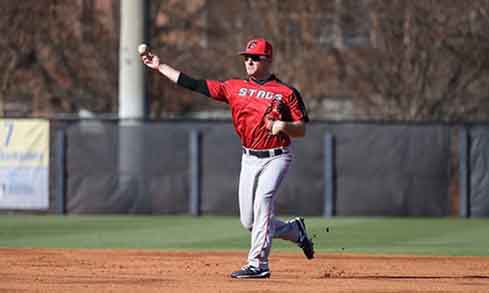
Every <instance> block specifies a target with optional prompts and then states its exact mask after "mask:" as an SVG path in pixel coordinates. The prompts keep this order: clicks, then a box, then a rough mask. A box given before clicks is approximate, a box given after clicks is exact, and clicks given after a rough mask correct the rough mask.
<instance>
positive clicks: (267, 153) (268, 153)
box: [243, 148, 288, 158]
mask: <svg viewBox="0 0 489 293" xmlns="http://www.w3.org/2000/svg"><path fill="white" fill-rule="evenodd" d="M287 152H288V151H287V150H286V149H272V150H262V151H257V150H248V149H245V148H243V153H245V154H247V155H250V156H255V157H257V158H271V157H275V156H279V155H281V154H285V153H287Z"/></svg>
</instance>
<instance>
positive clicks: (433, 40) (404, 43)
mask: <svg viewBox="0 0 489 293" xmlns="http://www.w3.org/2000/svg"><path fill="white" fill-rule="evenodd" d="M486 3H487V1H477V2H476V1H473V2H470V4H468V3H465V2H462V1H397V0H396V1H371V3H370V5H369V9H370V13H371V17H372V22H373V23H374V24H375V25H374V27H373V33H374V38H373V39H374V40H375V43H374V44H372V45H373V47H374V48H373V49H372V50H367V51H365V50H343V51H339V52H337V54H336V57H337V60H338V63H339V64H342V65H343V66H344V67H345V69H344V70H345V71H346V72H348V74H347V76H346V77H345V79H344V82H345V84H347V85H348V86H349V87H351V88H352V89H354V91H355V92H356V93H357V97H356V98H355V102H356V104H357V105H358V106H357V109H358V113H357V114H358V115H360V116H364V117H367V118H377V119H400V120H455V119H469V118H470V117H480V118H486V119H487V114H485V113H480V109H481V108H486V109H487V107H488V106H489V100H488V99H487V94H485V93H484V88H485V89H487V78H486V75H487V73H488V70H489V66H488V65H489V63H488V61H489V60H488V56H487V50H486V49H485V47H486V45H484V42H481V39H482V38H484V37H485V35H486V32H485V31H484V30H485V27H484V26H483V23H482V21H484V20H483V17H482V15H483V13H485V11H487V9H486V7H485V6H487V4H486ZM474 24H476V25H477V27H474ZM481 106H483V107H481ZM482 114H484V115H482ZM484 116H485V117H484Z"/></svg>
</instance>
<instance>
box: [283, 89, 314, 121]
mask: <svg viewBox="0 0 489 293" xmlns="http://www.w3.org/2000/svg"><path fill="white" fill-rule="evenodd" d="M287 105H288V107H289V109H290V116H291V118H292V121H300V120H302V121H304V122H309V117H308V115H307V112H306V107H305V106H304V102H303V101H302V97H301V95H300V93H299V92H298V91H297V90H295V89H294V90H293V92H292V94H291V95H290V96H289V99H288V101H287Z"/></svg>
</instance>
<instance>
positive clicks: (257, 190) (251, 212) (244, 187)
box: [239, 152, 299, 269]
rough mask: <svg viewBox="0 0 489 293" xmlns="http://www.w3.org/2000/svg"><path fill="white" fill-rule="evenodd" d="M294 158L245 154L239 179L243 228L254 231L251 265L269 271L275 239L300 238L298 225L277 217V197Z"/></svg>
mask: <svg viewBox="0 0 489 293" xmlns="http://www.w3.org/2000/svg"><path fill="white" fill-rule="evenodd" d="M292 160H293V155H292V153H290V152H287V153H285V154H281V155H278V156H274V157H270V158H257V157H255V156H252V155H248V154H243V156H242V159H241V173H240V177H239V209H240V220H241V224H242V225H243V226H244V227H245V228H246V229H248V230H249V231H251V248H250V251H249V253H248V264H249V265H252V266H254V267H257V268H261V269H268V257H269V255H270V249H271V246H272V238H280V239H284V240H289V241H292V242H294V243H296V242H297V240H298V238H299V229H298V227H297V225H296V224H294V223H290V222H283V221H280V220H278V219H275V217H274V206H275V199H276V193H277V190H278V189H279V186H280V183H282V181H283V179H284V178H285V176H286V174H287V171H288V170H289V167H290V164H291V163H292Z"/></svg>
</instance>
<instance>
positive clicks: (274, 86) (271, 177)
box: [139, 38, 314, 278]
mask: <svg viewBox="0 0 489 293" xmlns="http://www.w3.org/2000/svg"><path fill="white" fill-rule="evenodd" d="M139 53H140V54H141V59H142V61H143V63H144V64H145V65H147V66H148V67H150V68H152V69H154V70H156V71H158V72H159V73H161V74H163V75H164V76H166V77H167V78H168V79H170V80H171V81H173V82H174V83H177V84H178V85H180V86H182V87H184V88H187V89H190V90H192V91H196V92H199V93H201V94H204V95H206V96H208V97H211V98H212V99H215V100H217V101H221V102H224V103H227V104H228V105H229V107H230V109H231V113H232V119H233V125H234V128H235V130H236V132H237V134H238V136H239V137H240V140H241V144H242V146H243V155H242V158H241V172H240V177H239V196H238V197H239V209H240V220H241V224H242V225H243V226H244V227H245V228H246V229H248V230H249V231H250V232H251V248H250V250H249V253H248V262H247V264H246V265H245V266H243V267H242V268H241V269H240V270H238V271H236V272H233V273H232V274H231V277H232V278H268V277H270V269H269V262H268V258H269V254H270V248H271V246H272V238H280V239H285V240H289V241H292V242H294V243H296V244H297V245H298V246H299V247H301V248H302V250H303V252H304V255H305V256H306V257H307V258H308V259H312V258H313V257H314V247H313V243H312V241H311V239H310V238H309V236H308V234H307V230H306V226H305V224H304V219H303V218H301V217H298V218H294V219H291V220H289V221H287V222H284V221H281V220H279V219H276V218H275V217H274V203H275V198H276V193H277V190H278V189H279V186H280V184H281V183H282V181H283V179H284V178H285V176H286V174H287V171H288V170H289V167H290V164H291V162H292V160H293V154H292V152H291V150H290V148H289V145H290V143H291V138H295V137H303V136H304V135H305V130H306V126H305V123H306V122H308V120H309V119H308V116H307V113H306V110H305V107H304V103H303V101H302V98H301V95H300V94H299V92H298V91H297V90H296V89H294V88H292V87H290V86H288V85H287V84H285V83H283V82H282V81H280V80H279V79H278V78H277V77H276V76H275V75H273V74H272V73H271V65H272V60H273V53H272V45H271V44H270V43H269V42H268V41H267V40H265V39H263V38H257V39H254V40H251V41H249V42H248V43H247V45H246V48H245V50H244V51H241V52H239V55H241V56H242V58H243V62H244V65H245V69H246V73H247V78H246V79H230V80H226V81H217V80H199V79H194V78H192V77H190V76H188V75H186V74H184V73H182V72H180V71H178V70H176V69H174V68H172V67H170V66H169V65H167V64H164V63H161V62H160V59H159V57H158V56H156V55H154V54H152V53H151V52H149V51H148V50H147V47H146V45H144V44H143V45H141V46H140V48H139Z"/></svg>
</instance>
